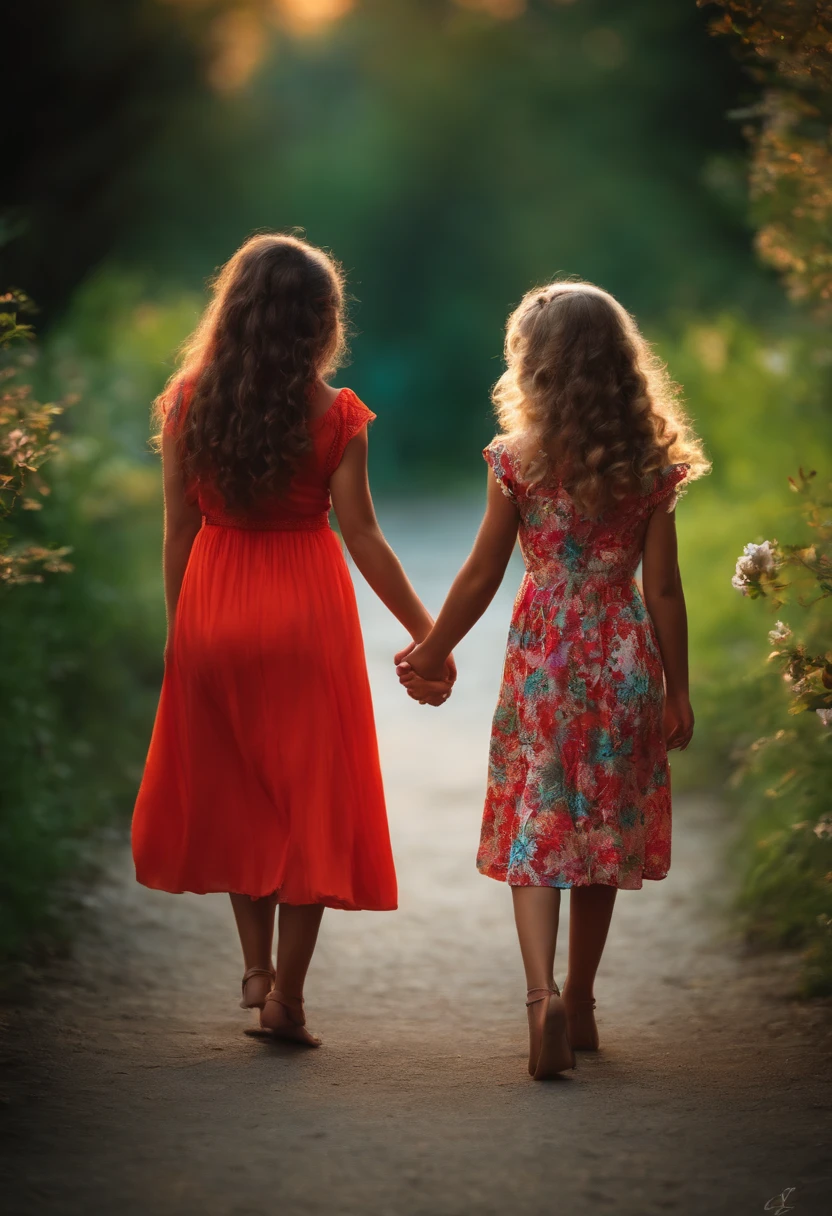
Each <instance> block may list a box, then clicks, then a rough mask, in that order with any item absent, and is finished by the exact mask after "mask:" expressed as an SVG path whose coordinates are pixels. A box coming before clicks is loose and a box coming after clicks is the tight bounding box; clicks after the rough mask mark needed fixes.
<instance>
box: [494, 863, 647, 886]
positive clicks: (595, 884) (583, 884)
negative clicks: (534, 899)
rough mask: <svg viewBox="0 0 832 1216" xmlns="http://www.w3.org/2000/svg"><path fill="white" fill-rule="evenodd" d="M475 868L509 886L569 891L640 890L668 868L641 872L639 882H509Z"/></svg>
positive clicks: (499, 874)
mask: <svg viewBox="0 0 832 1216" xmlns="http://www.w3.org/2000/svg"><path fill="white" fill-rule="evenodd" d="M477 870H478V871H479V873H480V874H482V875H483V876H484V877H485V878H491V879H493V880H494V882H504V883H505V884H506V886H509V887H554V888H556V889H557V890H559V891H571V890H572V889H573V888H574V887H615V889H616V890H617V891H640V890H641V889H642V887H643V886H644V883H645V882H661V881H662V879H663V878H667V876H668V874H669V872H670V871H669V870H665V871H664V872H663V873H661V874H645V873H642V875H641V881H640V882H628V883H622V882H620V881H619V882H615V881H613V882H591V881H589V880H587V881H585V882H583V881H579V882H511V881H509V878H508V875H507V874H506V873H500V872H495V871H494V870H493V869H486V868H485V867H482V866H477Z"/></svg>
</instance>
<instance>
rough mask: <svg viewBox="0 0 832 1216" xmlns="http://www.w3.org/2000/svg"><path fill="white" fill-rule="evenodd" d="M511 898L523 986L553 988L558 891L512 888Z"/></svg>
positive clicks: (553, 888)
mask: <svg viewBox="0 0 832 1216" xmlns="http://www.w3.org/2000/svg"><path fill="white" fill-rule="evenodd" d="M511 897H512V899H513V901H514V923H515V925H516V926H517V937H518V938H519V940H520V953H521V955H522V956H523V967H524V969H525V972H526V987H527V988H529V989H532V988H554V986H555V949H556V947H557V944H558V920H559V917H560V891H559V890H558V888H557V887H512V888H511Z"/></svg>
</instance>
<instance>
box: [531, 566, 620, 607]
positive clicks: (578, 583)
mask: <svg viewBox="0 0 832 1216" xmlns="http://www.w3.org/2000/svg"><path fill="white" fill-rule="evenodd" d="M526 580H527V582H528V585H529V586H531V587H532V588H533V590H534V592H535V593H536V592H546V593H547V594H548V595H552V596H555V597H556V598H557V599H559V600H587V599H594V600H599V599H600V600H630V599H632V598H633V597H634V596H636V597H637V596H639V594H640V592H639V588H638V583H637V582H636V581H635V579H634V578H624V579H615V580H611V579H606V578H604V577H603V575H600V576H595V577H592V576H591V577H589V578H575V579H561V580H560V581H559V582H552V583H548V582H547V583H537V582H535V580H534V577H533V575H532V573H531V571H529V570H527V571H526Z"/></svg>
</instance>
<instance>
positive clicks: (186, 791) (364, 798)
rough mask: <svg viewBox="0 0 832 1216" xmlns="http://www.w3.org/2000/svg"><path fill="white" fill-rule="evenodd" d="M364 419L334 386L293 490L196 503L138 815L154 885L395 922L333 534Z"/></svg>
mask: <svg viewBox="0 0 832 1216" xmlns="http://www.w3.org/2000/svg"><path fill="white" fill-rule="evenodd" d="M186 399H187V393H186V394H185V395H184V399H183V403H182V408H181V410H180V413H181V412H183V410H184V408H186ZM174 414H175V411H172V412H171V416H170V417H169V420H168V422H167V424H166V425H167V426H175V425H176V421H175V419H174V417H173V415H174ZM374 417H375V415H374V414H372V413H371V412H370V410H368V409H367V407H366V406H365V405H363V404H362V403H361V401H359V399H358V397H356V395H355V394H354V393H353V392H352V391H351V390H350V389H342V390H341V392H340V393H339V394H338V397H337V398H336V400H335V401H334V402H333V404H332V406H331V407H330V409H329V411H328V412H327V413H326V414H324V415H322V416H321V417H319V418H317V419H315V420H313V421H311V422H310V432H311V435H312V438H313V451H312V453H311V455H310V457H309V458H308V459H307V461H306V463H305V465H304V467H303V468H302V470H301V471H300V472H299V473H298V474H297V475H296V476H295V477H294V479H293V481H292V484H291V486H290V488H289V491H288V493H287V494H285V495H284V496H282V497H281V498H279V499H275V500H274V501H273V502H270V503H268V504H266V506H265V507H263V508H259V509H258V510H257V512H256V513H252V514H250V515H248V516H246V517H243V518H241V517H234V516H230V515H229V514H228V513H227V512H226V511H225V509H224V507H223V503H222V500H221V499H220V498H219V496H218V494H217V493H216V491H212V490H211V488H210V487H204V486H203V487H200V488H199V490H198V500H199V505H200V508H201V510H202V513H203V526H202V528H201V530H200V532H199V533H198V535H197V537H196V540H195V541H194V545H193V549H192V550H191V555H190V559H189V561H188V567H187V570H186V572H185V578H184V580H183V583H182V591H181V594H180V598H179V602H178V605H177V610H176V622H175V629H174V632H173V641H172V646H171V648H170V653H169V655H168V659H167V662H166V665H165V676H164V683H163V685H162V694H161V698H160V702H159V709H158V713H157V716H156V723H155V726H154V728H153V736H152V739H151V743H150V751H149V754H148V757H147V764H146V767H145V772H144V778H143V780H142V784H141V789H140V790H139V795H138V799H137V802H136V808H135V812H134V816H133V856H134V860H135V863H136V877H137V879H138V881H139V882H141V883H143V884H144V885H145V886H147V887H154V888H157V889H160V890H163V891H175V892H180V891H194V892H198V893H200V894H201V893H205V892H208V891H233V892H239V893H241V894H245V895H251V896H263V895H269V894H272V893H274V892H276V893H277V895H278V897H279V899H280V901H281V902H282V903H287V904H313V903H314V904H325V905H326V906H327V907H332V908H348V909H358V908H367V909H376V910H382V909H393V908H395V907H396V899H397V893H396V874H395V869H394V866H393V857H392V853H391V849H390V836H389V831H388V826H387V815H386V810H385V804H384V791H383V788H382V781H381V770H380V767H379V759H378V747H377V743H376V732H375V722H374V719H373V707H372V701H371V697H370V686H369V682H368V679H367V668H366V663H365V659H364V645H363V640H362V636H361V629H360V626H359V621H358V611H357V608H356V602H355V593H354V590H353V585H352V581H351V579H350V575H349V571H348V570H347V566H346V562H345V561H344V555H343V551H342V548H341V542H340V540H339V539H338V537H337V536H336V535H335V533H334V532H333V531H332V529H331V528H330V525H329V510H330V495H329V479H330V477H331V475H332V473H333V472H334V470H335V469H336V468H337V466H338V464H339V462H340V460H341V457H342V455H343V453H344V449H345V447H346V446H347V443H348V442H349V441H350V439H352V438H353V436H354V435H356V434H357V433H358V432H359V431H360V430H361V429H362V427H364V426H366V425H367V423H368V422H369V421H371V420H372V419H373V418H374Z"/></svg>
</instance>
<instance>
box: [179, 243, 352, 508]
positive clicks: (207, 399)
mask: <svg viewBox="0 0 832 1216" xmlns="http://www.w3.org/2000/svg"><path fill="white" fill-rule="evenodd" d="M344 347H345V324H344V282H343V276H342V272H341V270H340V267H339V266H338V265H337V264H336V263H335V262H334V260H333V259H332V258H331V257H330V256H329V255H328V254H326V253H324V252H323V250H321V249H316V248H315V247H314V246H313V245H309V244H307V243H306V242H305V241H302V240H299V239H298V238H297V237H294V236H285V235H283V234H280V233H274V234H271V233H270V234H267V235H260V236H254V237H251V239H250V240H248V241H246V242H245V244H244V245H242V246H241V248H240V249H238V250H237V252H236V253H235V254H234V256H233V257H232V258H231V259H230V260H229V261H228V262H226V264H225V265H224V266H223V267H222V269H221V270H220V271H219V274H218V275H217V276H216V279H215V280H214V282H213V295H212V298H211V302H210V303H209V305H208V307H207V308H206V310H205V312H204V314H203V316H202V319H201V321H200V323H199V325H198V326H197V328H196V330H195V331H194V333H193V334H192V335H191V337H190V338H189V339H188V341H187V342H186V343H185V346H184V348H183V359H182V366H181V367H180V369H179V370H178V372H177V373H176V374H175V375H174V376H173V377H172V378H171V381H170V383H169V384H168V386H167V388H166V389H165V391H164V392H163V393H162V394H161V396H160V397H159V398H158V400H157V403H156V409H157V417H160V418H161V419H163V418H164V415H165V414H166V412H167V409H168V407H169V405H170V404H171V401H172V399H173V400H175V399H177V398H178V400H179V401H180V402H181V401H182V395H183V390H184V391H185V392H187V394H188V400H187V408H186V409H185V412H184V417H183V419H182V422H181V425H180V426H179V427H178V430H177V451H178V455H179V459H180V461H181V463H182V468H183V472H184V474H185V477H186V480H187V481H188V482H189V483H196V482H203V483H208V484H210V485H212V486H213V487H214V488H216V489H217V490H218V491H219V493H220V494H221V496H222V498H223V500H224V502H225V504H226V506H227V507H228V509H229V510H232V511H238V512H242V511H247V510H251V509H253V508H255V507H256V506H257V505H258V504H259V503H260V502H261V501H262V500H263V499H265V498H268V497H270V496H273V495H276V494H280V493H282V492H283V491H285V489H286V488H287V486H288V484H289V481H290V480H291V478H292V475H293V474H294V473H295V472H296V471H297V469H298V467H299V466H300V464H301V462H302V461H303V459H304V457H305V456H306V454H307V452H308V451H309V450H310V446H311V440H310V437H309V430H308V425H307V421H308V408H309V390H310V389H311V387H312V386H313V385H314V384H315V381H316V380H317V379H318V378H319V377H326V376H328V375H331V374H332V373H333V372H334V371H335V369H336V368H337V366H338V364H339V361H340V359H341V356H342V355H343V352H344Z"/></svg>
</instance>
